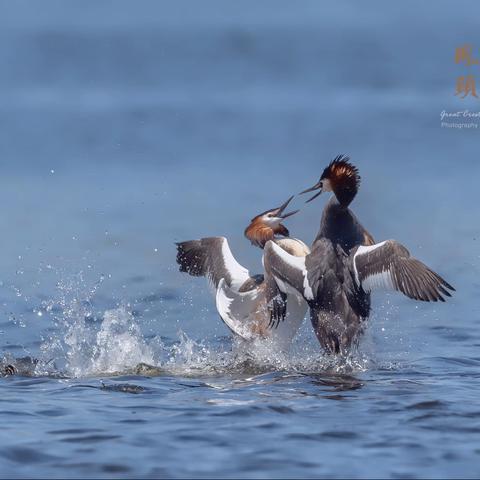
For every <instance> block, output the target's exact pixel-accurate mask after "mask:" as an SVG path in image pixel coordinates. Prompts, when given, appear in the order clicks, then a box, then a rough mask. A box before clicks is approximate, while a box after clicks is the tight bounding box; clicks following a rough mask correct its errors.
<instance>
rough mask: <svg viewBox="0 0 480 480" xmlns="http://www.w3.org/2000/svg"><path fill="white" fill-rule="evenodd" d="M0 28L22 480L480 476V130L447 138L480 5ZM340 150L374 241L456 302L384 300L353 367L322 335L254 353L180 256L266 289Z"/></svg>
mask: <svg viewBox="0 0 480 480" xmlns="http://www.w3.org/2000/svg"><path fill="white" fill-rule="evenodd" d="M1 6H2V14H1V15H0V39H1V40H2V41H1V42H0V62H1V65H2V68H1V69H0V87H1V88H0V165H1V174H0V205H1V215H0V228H1V232H2V241H1V245H2V248H1V253H0V258H1V265H2V268H1V272H0V281H1V283H0V306H1V310H0V347H1V355H0V359H1V361H0V367H1V371H2V372H3V373H5V374H7V373H13V372H15V374H14V375H5V376H3V377H2V378H0V422H1V426H2V428H0V477H6V478H12V477H36V478H38V477H48V478H57V477H62V478H64V477H95V478H99V477H100V478H104V477H206V478H211V477H235V478H272V477H286V478H292V477H303V478H305V477H356V478H372V477H373V478H375V477H376V478H379V477H382V478H384V477H387V478H409V477H421V478H432V477H433V478H435V477H448V478H465V477H467V478H478V476H479V475H480V401H479V398H480V354H479V347H480V327H479V326H480V322H479V316H480V315H479V302H478V294H479V286H480V283H479V264H480V248H479V243H478V242H479V232H478V220H479V215H478V179H479V174H480V167H479V165H480V164H479V160H478V155H477V154H476V152H477V151H478V145H479V133H478V131H477V132H475V131H472V130H468V131H467V130H462V131H459V130H451V129H450V130H446V129H442V128H440V112H441V111H442V110H458V109H460V108H468V109H470V110H472V111H475V110H478V109H479V108H480V107H479V106H478V103H475V102H478V100H476V99H472V98H467V99H465V100H464V101H463V103H462V101H461V100H460V99H459V98H458V97H455V96H454V87H455V81H456V78H457V77H458V76H459V75H461V74H462V73H466V72H464V69H463V67H462V66H459V65H455V63H454V48H455V46H457V44H458V43H459V42H460V43H465V42H470V43H473V44H475V42H477V47H478V48H480V39H479V38H478V20H477V19H478V14H479V13H480V9H479V6H478V4H476V3H469V2H460V3H458V2H456V3H455V5H454V4H453V3H451V4H450V5H449V6H448V4H446V3H435V8H434V9H433V8H432V5H431V4H429V3H422V4H420V5H419V4H418V3H416V2H415V3H413V2H412V3H408V2H406V3H402V4H395V5H393V4H390V5H389V7H388V9H387V8H386V7H385V4H384V3H376V2H366V3H365V2H362V4H359V3H357V2H343V3H335V4H333V3H331V4H329V5H328V6H327V4H326V3H320V2H301V3H295V4H294V3H281V2H275V3H269V2H241V3H238V2H231V3H225V2H218V3H217V2H201V3H200V2H198V3H197V2H191V3H186V2H185V3H184V2H175V3H167V2H142V3H141V4H139V3H137V2H108V1H102V2H89V1H85V2H82V3H81V4H77V5H74V4H69V5H68V6H67V4H65V3H63V2H61V3H60V2H54V1H52V0H48V1H44V2H41V3H37V2H28V1H24V0H19V1H17V2H14V3H12V2H8V3H7V2H1ZM412 11H414V12H415V15H412ZM427 20H428V21H427ZM406 32H408V39H406ZM338 153H348V154H350V155H351V156H352V160H353V161H354V162H355V164H357V165H358V167H359V169H360V172H361V175H362V188H361V191H360V194H359V196H358V198H357V199H356V200H355V202H354V204H353V206H352V208H353V209H354V210H355V212H356V213H357V215H358V216H359V217H360V219H361V220H362V222H363V223H364V224H365V225H366V226H367V228H368V229H369V230H370V231H371V232H372V234H373V235H374V237H375V238H376V239H377V240H383V239H387V238H396V239H398V240H399V241H401V242H402V243H404V244H405V245H407V246H408V247H409V249H410V250H411V252H412V253H413V254H414V255H416V256H418V257H419V258H421V259H422V260H424V261H425V262H426V263H428V264H429V265H430V266H431V267H432V268H434V269H435V270H436V271H438V272H439V273H440V274H442V275H443V276H445V278H446V279H447V280H448V281H449V282H451V283H452V284H453V285H454V286H455V287H456V288H457V292H456V294H455V296H454V297H453V298H452V299H451V300H450V301H449V302H447V303H446V304H440V305H437V304H432V305H431V304H419V303H415V302H412V301H410V300H408V299H405V298H402V297H400V296H397V295H387V294H377V295H376V296H375V297H374V311H373V315H372V318H371V322H370V326H369V329H368V332H367V334H366V336H365V338H364V340H363V342H362V345H361V348H360V351H359V352H358V353H357V354H355V355H354V356H353V357H352V358H349V359H346V360H343V361H334V360H332V359H328V358H325V357H323V356H322V353H321V351H320V348H319V346H318V344H317V342H316V340H315V339H314V337H313V334H312V331H311V327H310V325H309V324H308V323H307V322H305V325H304V326H303V327H302V330H301V332H300V335H299V337H298V338H297V339H296V341H295V344H294V346H293V349H292V352H290V353H289V354H288V355H280V354H276V355H273V354H272V353H271V352H269V350H268V349H266V348H265V346H262V345H257V346H256V348H253V349H252V350H251V351H248V352H245V350H244V349H242V348H241V347H240V346H238V345H236V344H235V343H234V342H232V339H231V338H230V337H229V333H228V331H227V329H226V327H225V326H224V325H223V324H222V323H221V322H220V320H219V318H218V317H217V315H216V312H215V309H214V306H213V301H212V299H211V297H210V295H209V292H208V289H207V287H206V285H205V284H204V281H203V279H194V278H191V277H187V276H184V275H182V274H180V273H179V272H178V271H177V267H176V265H175V248H174V242H175V241H179V240H185V239H190V238H198V237H201V236H208V235H225V236H227V237H228V238H229V241H230V245H231V248H232V250H233V252H234V254H235V255H236V257H237V258H238V259H239V261H240V262H241V263H242V264H244V265H246V266H247V267H248V268H250V269H251V271H257V272H259V271H260V270H261V252H260V250H258V249H255V248H253V247H252V246H251V245H249V243H248V242H247V241H246V240H245V239H244V238H243V229H244V228H245V226H246V224H247V223H248V222H249V220H250V218H252V217H253V216H254V215H255V214H256V213H258V212H260V211H263V210H265V209H267V208H270V207H273V206H275V205H277V204H279V203H281V202H283V201H284V200H285V199H286V198H287V197H288V196H289V195H290V194H291V193H295V192H298V191H300V190H302V189H304V188H306V187H307V186H309V185H311V184H312V183H313V181H315V180H316V179H317V178H318V176H319V174H320V173H321V171H322V169H323V168H324V166H325V164H326V163H327V162H328V161H329V160H330V159H331V158H333V156H335V155H336V154H338ZM325 201H326V198H325V197H324V196H322V197H320V198H319V199H318V200H317V201H316V202H313V203H312V204H308V205H307V206H305V207H304V208H303V207H302V212H301V213H300V214H299V215H296V216H295V217H292V218H291V219H289V223H288V227H289V229H290V231H291V233H292V234H293V235H295V236H298V237H299V238H302V239H304V240H305V241H307V242H311V240H312V239H313V238H314V235H315V234H316V231H317V228H318V223H319V216H320V212H321V209H322V208H323V205H324V204H325ZM295 202H296V203H295V205H298V206H299V207H300V206H302V201H301V200H295Z"/></svg>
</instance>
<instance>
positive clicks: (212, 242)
mask: <svg viewBox="0 0 480 480" xmlns="http://www.w3.org/2000/svg"><path fill="white" fill-rule="evenodd" d="M176 245H177V263H178V264H179V265H180V271H181V272H186V273H189V274H190V275H193V276H195V277H207V280H208V281H209V283H210V284H211V285H212V287H213V288H214V290H216V289H217V287H218V285H219V283H220V280H221V279H222V278H224V279H225V282H226V284H227V285H228V286H229V287H231V288H233V289H235V290H240V289H241V290H248V289H250V288H253V287H254V286H255V285H256V283H257V282H258V281H260V280H261V279H259V278H257V277H251V276H250V273H249V272H248V270H247V269H246V268H245V267H242V265H240V264H239V263H238V262H237V261H236V260H235V257H234V256H233V255H232V252H231V250H230V247H229V245H228V241H227V239H226V238H225V237H208V238H201V239H200V240H188V241H186V242H179V243H177V244H176Z"/></svg>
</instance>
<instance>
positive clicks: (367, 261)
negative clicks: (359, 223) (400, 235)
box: [353, 240, 455, 302]
mask: <svg viewBox="0 0 480 480" xmlns="http://www.w3.org/2000/svg"><path fill="white" fill-rule="evenodd" d="M353 268H354V272H355V280H356V282H357V285H358V286H361V287H362V288H363V289H364V290H365V291H367V292H369V291H372V290H374V289H376V288H382V287H383V288H389V289H392V290H397V291H400V292H402V293H403V294H404V295H406V296H407V297H410V298H413V299H415V300H422V301H425V302H437V301H439V300H440V301H441V302H444V301H445V298H444V296H447V297H450V296H451V293H450V291H454V290H455V289H454V288H453V287H452V286H451V285H450V284H449V283H447V282H446V281H445V280H444V279H443V278H442V277H441V276H440V275H438V274H437V273H435V272H434V271H433V270H431V269H430V268H428V267H427V266H426V265H425V264H424V263H422V262H421V261H420V260H417V259H416V258H413V257H411V256H410V252H409V251H408V250H407V249H406V248H405V247H404V246H403V245H401V244H400V243H398V242H396V241H395V240H386V241H384V242H381V243H377V244H374V245H370V246H360V247H358V248H357V250H356V251H355V253H354V256H353ZM449 290H450V291H449Z"/></svg>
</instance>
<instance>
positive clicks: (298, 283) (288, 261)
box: [263, 241, 313, 300]
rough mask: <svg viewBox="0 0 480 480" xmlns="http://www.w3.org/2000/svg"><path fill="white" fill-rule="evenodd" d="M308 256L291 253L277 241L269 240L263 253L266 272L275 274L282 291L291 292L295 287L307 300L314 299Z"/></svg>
mask: <svg viewBox="0 0 480 480" xmlns="http://www.w3.org/2000/svg"><path fill="white" fill-rule="evenodd" d="M306 258H308V256H307V257H297V256H294V255H290V254H289V253H288V252H286V251H285V250H284V249H283V248H282V247H280V246H278V245H277V244H276V243H275V242H272V241H269V242H267V244H266V245H265V248H264V253H263V263H264V266H265V272H268V273H269V274H271V275H273V277H274V279H275V281H276V283H277V285H278V288H279V289H280V291H281V292H283V293H290V292H291V289H293V290H295V291H296V292H298V294H300V295H301V296H303V297H304V298H305V300H313V292H312V288H311V287H310V283H309V279H308V271H307V267H306V265H305V261H306Z"/></svg>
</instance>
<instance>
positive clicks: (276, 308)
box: [268, 292, 287, 328]
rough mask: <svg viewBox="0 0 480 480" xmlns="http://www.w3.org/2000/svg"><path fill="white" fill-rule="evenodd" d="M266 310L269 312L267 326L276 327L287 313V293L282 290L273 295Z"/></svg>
mask: <svg viewBox="0 0 480 480" xmlns="http://www.w3.org/2000/svg"><path fill="white" fill-rule="evenodd" d="M268 311H269V312H270V322H269V324H268V327H269V328H277V327H278V325H279V324H280V322H283V320H285V316H286V315H287V295H286V294H285V293H283V292H279V293H278V295H275V297H273V298H272V300H271V301H270V302H269V304H268Z"/></svg>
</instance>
